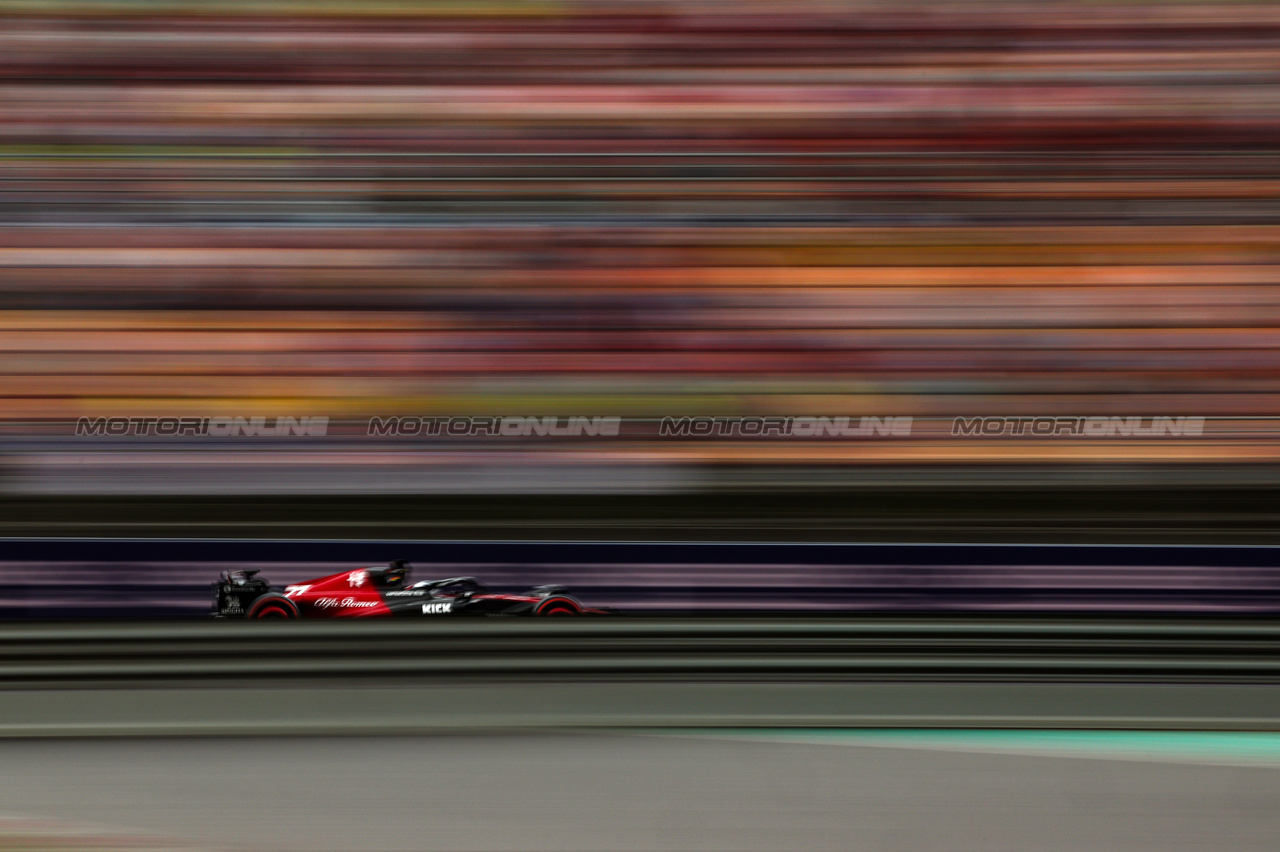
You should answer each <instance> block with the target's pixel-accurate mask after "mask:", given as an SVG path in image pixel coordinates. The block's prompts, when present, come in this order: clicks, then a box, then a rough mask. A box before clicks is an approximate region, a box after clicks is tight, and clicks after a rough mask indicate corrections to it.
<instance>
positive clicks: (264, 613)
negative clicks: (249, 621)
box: [247, 595, 301, 618]
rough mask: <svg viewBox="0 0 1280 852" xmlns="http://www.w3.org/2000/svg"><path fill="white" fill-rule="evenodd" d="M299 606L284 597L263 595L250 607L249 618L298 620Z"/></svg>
mask: <svg viewBox="0 0 1280 852" xmlns="http://www.w3.org/2000/svg"><path fill="white" fill-rule="evenodd" d="M299 615H301V613H299V612H298V605H297V604H295V603H294V602H293V601H291V600H289V599H288V598H286V597H285V596H284V595H263V596H262V597H260V598H258V599H257V600H256V601H254V602H253V606H251V607H249V612H248V613H247V617H249V618H297V617H298V616H299Z"/></svg>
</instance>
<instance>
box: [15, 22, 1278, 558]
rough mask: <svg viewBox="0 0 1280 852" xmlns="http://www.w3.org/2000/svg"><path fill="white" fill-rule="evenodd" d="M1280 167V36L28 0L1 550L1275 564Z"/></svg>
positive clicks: (1177, 27)
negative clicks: (665, 421)
mask: <svg viewBox="0 0 1280 852" xmlns="http://www.w3.org/2000/svg"><path fill="white" fill-rule="evenodd" d="M1278 141H1280V10H1278V9H1277V7H1276V6H1275V5H1273V4H1268V3H1234V4H1232V3H1208V2H1204V3H1200V2H1169V3H1163V2H1157V3H1151V2H1129V3H1126V2H1115V3H1112V2H1070V1H1068V2H1000V0H993V2H966V3H950V2H870V1H869V0H797V2H792V3H786V4H780V3H774V2H763V0H740V2H717V0H620V1H619V2H610V0H595V2H577V0H564V1H563V2H550V0H527V2H525V0H508V1H507V2H501V0H494V2H488V0H477V2H457V3H435V2H415V1H414V0H398V2H390V1H389V0H388V2H382V0H369V2H359V3H357V2H342V1H341V0H297V2H292V1H291V0H258V2H235V0H208V2H201V3H185V2H169V0H153V1H152V2H129V0H95V2H88V0H47V2H42V1H41V0H14V2H7V3H4V4H2V5H0V305H2V306H3V310H2V311H0V353H2V354H0V395H2V396H3V409H2V410H0V414H2V415H3V422H2V423H0V433H2V437H0V490H2V491H3V493H4V495H5V497H4V500H5V503H6V512H5V513H4V514H5V521H4V524H6V531H7V532H9V533H10V534H13V533H15V532H17V533H28V532H52V531H104V530H107V531H118V530H129V531H133V532H155V531H156V530H157V529H166V530H201V529H205V528H208V527H210V525H212V524H223V525H225V526H224V527H221V528H220V529H225V530H237V531H244V530H247V529H255V530H266V531H267V532H268V533H272V532H275V531H278V530H286V529H287V530H289V531H294V532H296V531H299V530H303V531H305V530H306V529H307V528H308V526H307V525H308V524H311V525H319V526H320V528H322V529H323V530H324V531H332V530H334V529H338V528H343V527H345V528H346V529H348V530H355V531H368V532H379V531H381V527H380V525H382V526H387V527H388V528H394V529H395V530H396V532H397V533H398V534H402V533H411V534H416V533H423V532H425V533H431V534H438V533H440V532H441V531H442V530H445V529H449V530H463V531H465V530H467V529H482V530H484V531H489V532H494V533H499V532H501V533H505V534H509V533H513V532H514V533H518V534H521V535H540V534H542V531H543V530H548V529H550V530H551V534H553V535H562V534H565V533H566V531H569V532H572V533H573V534H574V535H579V536H581V535H587V536H593V535H611V536H617V535H619V534H625V535H627V536H632V535H635V536H641V537H644V536H649V535H656V536H672V535H677V536H686V535H688V536H694V537H708V536H710V537H718V536H728V537H742V536H744V535H746V536H760V535H779V536H788V537H793V536H794V535H797V534H799V535H804V536H818V537H837V538H849V537H858V536H860V535H863V534H864V532H865V529H864V528H866V529H874V530H877V531H883V530H885V529H889V530H890V531H892V534H894V535H898V536H903V537H930V536H932V537H940V538H944V539H949V540H950V539H955V538H957V537H959V538H965V537H969V536H975V537H978V538H980V539H983V540H989V539H991V538H992V537H999V536H1013V537H1021V538H1026V539H1032V540H1041V539H1045V538H1046V537H1047V538H1051V539H1052V538H1054V537H1055V536H1056V537H1057V538H1056V539H1055V540H1061V539H1062V537H1063V536H1062V530H1064V529H1069V530H1071V531H1072V532H1071V535H1080V536H1085V537H1090V536H1091V537H1093V538H1111V539H1117V538H1118V539H1134V538H1146V539H1149V540H1168V539H1170V538H1175V539H1187V538H1189V537H1200V538H1206V539H1214V540H1218V541H1239V540H1265V539H1268V538H1269V537H1271V536H1272V535H1273V533H1272V532H1271V530H1272V527H1273V519H1274V515H1273V509H1274V508H1275V501H1274V495H1275V491H1274V489H1275V486H1276V483H1277V481H1280V480H1278V477H1277V473H1278V472H1280V467H1277V465H1276V457H1277V452H1278V451H1280V421H1277V420H1275V419H1274V418H1275V417H1276V416H1277V415H1280V400H1278V399H1277V397H1276V395H1275V391H1276V389H1277V384H1278V378H1277V371H1276V367H1277V364H1278V363H1280V350H1278V349H1277V344H1280V336H1278V335H1277V334H1276V324H1277V320H1278V319H1280V290H1278V289H1277V286H1276V285H1277V283H1278V282H1280V242H1278V240H1277V237H1278V236H1280V228H1278V227H1277V225H1278V223H1280V168H1278V167H1280V154H1277V142H1278ZM404 415H431V416H454V415H457V416H474V415H489V416H521V417H530V416H532V417H539V418H541V417H545V416H553V417H559V418H561V421H563V420H564V418H567V417H568V416H571V415H581V416H589V417H590V416H600V417H621V418H623V423H624V428H623V429H622V431H621V433H620V435H619V436H617V437H616V438H611V439H602V438H599V437H596V438H591V437H583V438H577V439H575V438H560V439H547V438H538V437H537V436H532V437H528V438H518V437H517V438H493V437H487V438H486V437H476V438H461V437H450V436H448V435H443V436H431V435H417V436H399V437H391V438H388V437H386V436H370V435H368V434H367V429H366V425H367V423H368V419H369V418H370V417H379V418H388V417H393V416H404ZM680 415H704V416H752V415H769V416H828V417H839V416H847V417H852V418H854V422H855V423H858V422H861V421H860V418H862V417H876V418H885V417H909V418H912V419H911V424H912V425H911V429H910V434H909V435H897V436H887V437H886V436H877V435H872V436H869V437H868V436H860V437H840V438H832V437H829V436H828V437H817V438H814V437H809V438H795V437H792V438H777V437H776V436H775V437H773V438H760V439H752V438H744V437H742V436H737V437H734V436H729V437H725V438H716V439H693V438H683V439H681V438H678V437H671V436H666V437H663V436H661V435H659V434H658V431H657V427H656V424H657V423H658V422H659V420H660V418H662V417H663V416H680ZM255 416H262V417H265V418H267V422H268V424H270V423H271V422H273V418H276V417H296V418H303V417H327V418H329V426H328V430H327V434H326V435H324V436H309V437H297V436H282V437H278V438H272V437H264V436H261V435H259V436H256V437H244V436H239V437H234V436H233V437H229V438H218V437H215V436H193V435H185V436H183V435H178V436H157V435H155V434H154V433H153V434H150V435H136V434H130V435H125V436H110V435H97V436H93V435H84V434H81V435H76V433H75V424H76V422H77V420H78V419H79V418H86V417H87V418H109V417H117V418H120V417H178V418H182V417H212V418H218V417H225V418H235V417H244V418H246V419H247V418H252V417H255ZM960 416H964V417H998V416H1013V417H1030V416H1056V417H1065V418H1085V417H1120V418H1132V417H1138V418H1145V419H1144V420H1141V421H1139V422H1140V424H1143V425H1150V424H1151V423H1153V422H1154V421H1153V420H1152V418H1157V417H1169V418H1179V417H1182V418H1196V417H1202V418H1206V420H1205V421H1204V428H1203V432H1202V433H1201V434H1198V435H1186V434H1184V435H1169V434H1157V435H1145V436H1144V435H1141V434H1136V435H1124V434H1116V433H1115V431H1114V429H1113V430H1112V433H1111V434H1110V436H1106V435H1092V434H1090V435H1084V434H1074V435H1073V434H1070V431H1069V430H1067V431H1059V432H1055V433H1054V434H1052V435H1039V436H1037V435H1031V434H1021V435H1019V434H1010V433H1008V432H1006V433H1002V434H998V435H997V434H986V435H977V436H975V435H956V434H954V429H953V423H954V420H953V418H956V417H960ZM1124 422H1126V423H1127V422H1129V421H1128V420H1127V419H1126V420H1125V421H1124ZM931 531H933V532H931Z"/></svg>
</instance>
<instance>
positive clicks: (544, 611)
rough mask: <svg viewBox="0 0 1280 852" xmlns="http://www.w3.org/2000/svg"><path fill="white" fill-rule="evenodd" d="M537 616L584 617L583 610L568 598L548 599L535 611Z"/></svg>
mask: <svg viewBox="0 0 1280 852" xmlns="http://www.w3.org/2000/svg"><path fill="white" fill-rule="evenodd" d="M534 613H535V614H536V615H582V608H581V607H580V606H578V605H577V604H576V603H574V602H573V601H571V600H569V599H568V598H547V599H546V600H545V601H543V602H542V603H540V604H538V608H537V609H536V610H534Z"/></svg>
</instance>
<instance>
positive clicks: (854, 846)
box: [0, 733, 1280, 852]
mask: <svg viewBox="0 0 1280 852" xmlns="http://www.w3.org/2000/svg"><path fill="white" fill-rule="evenodd" d="M1261 736H1263V737H1271V738H1272V739H1274V735H1266V734H1264V735H1261ZM803 740H804V738H803V736H802V737H800V738H799V739H798V740H794V741H774V740H773V739H770V738H768V737H764V736H753V735H750V734H746V735H743V734H724V735H718V736H717V735H693V736H689V735H684V736H668V735H652V734H540V735H535V734H511V735H501V736H499V735H458V736H435V737H345V738H344V737H335V738H306V737H301V738H287V739H276V740H268V739H245V738H210V739H198V740H194V739H193V740H184V739H156V740H46V741H21V740H15V741H5V742H0V766H2V767H3V772H0V816H9V817H13V816H21V817H30V818H43V819H53V820H58V821H63V822H66V823H74V824H92V825H98V826H103V825H105V826H115V827H117V828H124V829H128V830H133V831H144V832H151V833H156V834H159V835H163V836H165V837H168V838H173V839H174V840H175V841H177V842H178V844H179V845H185V844H193V845H197V846H203V847H206V848H209V847H213V848H240V849H246V848H247V849H256V850H264V852H265V850H310V851H311V852H328V851H329V850H333V852H339V850H342V852H345V850H365V852H376V850H386V852H391V850H629V852H630V851H634V852H639V850H664V852H678V850H740V852H753V850H771V852H772V850H783V849H788V850H886V852H889V850H893V852H922V851H923V850H947V852H1001V850H1009V852H1035V850H1046V852H1047V851H1048V850H1054V852H1057V850H1090V852H1092V851H1093V850H1117V852H1137V850H1143V852H1146V850H1150V852H1178V851H1179V850H1187V852H1191V850H1195V852H1203V850H1210V849H1212V850H1216V852H1228V850H1255V849H1256V850H1271V849H1275V848H1276V842H1277V841H1276V838H1277V837H1278V836H1280V768H1278V767H1280V761H1278V760H1270V759H1264V760H1261V761H1260V762H1257V763H1256V764H1255V765H1231V764H1233V763H1238V762H1239V761H1237V760H1236V759H1235V758H1233V757H1232V755H1231V754H1230V753H1229V752H1224V753H1222V754H1218V753H1216V752H1214V751H1213V750H1212V749H1210V750H1209V751H1208V752H1205V751H1204V750H1201V752H1200V753H1198V754H1193V753H1192V752H1191V751H1187V750H1185V749H1184V750H1183V751H1182V752H1179V751H1178V750H1177V749H1176V748H1174V749H1172V750H1170V749H1168V748H1165V747H1164V746H1163V745H1161V742H1162V741H1161V742H1157V743H1156V745H1155V746H1154V747H1152V748H1153V749H1154V751H1152V749H1150V748H1149V749H1148V753H1147V754H1145V756H1137V757H1135V756H1134V755H1131V754H1128V753H1125V752H1124V751H1123V749H1121V750H1120V751H1117V750H1116V749H1115V748H1111V747H1107V746H1105V745H1104V746H1098V745H1097V743H1093V744H1090V743H1089V742H1086V743H1085V744H1084V745H1085V747H1084V748H1082V749H1076V750H1075V752H1074V754H1073V755H1072V756H1045V755H1044V754H1031V753H1026V748H1027V741H1026V735H1023V738H1022V739H1021V740H1020V741H1011V743H1008V744H1007V745H1009V746H1010V748H1009V753H990V752H989V751H987V752H984V751H982V750H976V751H975V750H967V747H965V746H964V745H963V744H961V745H960V746H957V744H956V743H955V742H954V741H948V742H943V743H941V744H938V743H934V744H932V745H930V744H928V743H925V744H924V747H922V744H921V743H916V744H914V745H911V744H908V745H905V746H904V745H903V743H901V742H893V741H886V742H885V743H883V744H880V745H874V744H873V745H870V746H868V745H866V744H865V740H861V739H859V738H856V737H854V738H851V739H841V738H840V737H839V736H831V735H825V740H824V739H823V738H821V737H820V738H819V741H817V742H806V741H803ZM982 740H983V743H985V745H983V744H981V743H980V744H979V746H980V749H989V748H993V747H998V746H999V740H1000V735H999V734H990V733H988V734H984V735H983V738H982ZM1233 742H1236V741H1233ZM992 743H996V745H995V746H993V745H992ZM1237 744H1238V742H1237ZM1272 745H1273V746H1274V745H1275V744H1274V743H1273V744H1272ZM1020 749H1022V751H1019V750H1020ZM1193 751H1194V750H1193ZM1242 753H1243V754H1245V755H1246V756H1247V754H1248V753H1249V752H1248V748H1247V747H1246V748H1245V749H1244V751H1243V752H1242ZM0 846H3V839H2V838H0Z"/></svg>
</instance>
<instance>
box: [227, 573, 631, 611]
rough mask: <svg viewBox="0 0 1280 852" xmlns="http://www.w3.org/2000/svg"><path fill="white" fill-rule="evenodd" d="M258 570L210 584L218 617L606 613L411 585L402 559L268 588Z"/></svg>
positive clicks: (561, 598)
mask: <svg viewBox="0 0 1280 852" xmlns="http://www.w3.org/2000/svg"><path fill="white" fill-rule="evenodd" d="M257 574H258V572H257V571H224V572H222V577H221V578H220V579H219V580H218V582H216V583H214V584H213V615H214V616H215V617H218V618H364V617H367V616H377V615H414V616H441V615H583V614H603V613H605V612H608V610H603V609H592V608H590V607H586V606H583V605H582V604H581V603H579V602H578V600H577V599H576V598H574V597H573V596H572V595H570V594H569V593H568V591H567V590H566V589H565V588H564V587H563V586H539V587H537V588H535V589H530V590H529V591H527V592H521V593H519V594H515V595H506V594H494V593H492V592H490V591H489V590H488V589H486V588H485V586H484V584H483V583H481V582H480V581H479V580H477V579H476V578H475V577H450V578H448V579H446V580H427V581H423V582H420V583H412V584H411V583H410V582H409V566H408V565H407V564H406V563H405V562H404V561H401V560H397V561H395V562H392V563H391V564H390V565H386V566H383V567H376V568H356V569H355V570H353V571H343V572H341V573H338V574H330V575H329V576H327V577H320V578H318V579H315V580H309V581H308V582H305V583H295V584H293V585H290V586H284V587H280V586H272V585H270V584H269V583H267V581H266V580H262V579H259V578H258V576H257Z"/></svg>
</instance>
